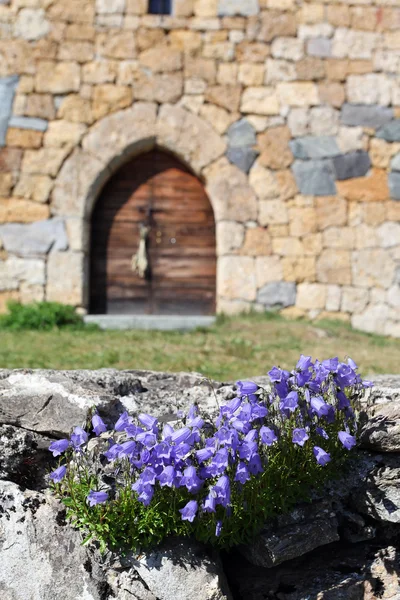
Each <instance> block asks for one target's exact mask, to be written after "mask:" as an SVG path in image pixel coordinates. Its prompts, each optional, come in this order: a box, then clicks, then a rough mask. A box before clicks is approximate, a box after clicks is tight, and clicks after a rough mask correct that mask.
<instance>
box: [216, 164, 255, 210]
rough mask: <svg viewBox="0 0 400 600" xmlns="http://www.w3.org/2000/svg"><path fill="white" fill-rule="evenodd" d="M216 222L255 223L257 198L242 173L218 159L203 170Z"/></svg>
mask: <svg viewBox="0 0 400 600" xmlns="http://www.w3.org/2000/svg"><path fill="white" fill-rule="evenodd" d="M204 175H205V177H206V181H207V188H206V189H207V192H208V195H209V197H210V198H211V200H212V204H213V208H214V213H215V218H216V220H217V221H218V220H220V219H227V220H235V221H238V222H246V221H250V220H251V221H255V220H256V218H257V198H256V196H255V194H254V191H253V190H252V188H251V187H250V185H249V183H248V181H247V177H246V175H245V173H243V171H241V170H240V169H238V168H237V167H235V166H234V165H232V164H230V163H228V162H227V161H226V159H220V160H219V161H217V162H216V163H214V164H212V165H211V166H210V167H209V168H208V169H206V170H205V172H204Z"/></svg>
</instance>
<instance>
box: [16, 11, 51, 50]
mask: <svg viewBox="0 0 400 600" xmlns="http://www.w3.org/2000/svg"><path fill="white" fill-rule="evenodd" d="M34 6H35V8H22V9H21V10H20V11H19V13H18V16H17V18H16V20H15V24H14V35H15V36H16V37H20V38H23V39H25V40H29V41H34V40H38V39H40V38H42V37H44V36H45V35H47V34H48V33H49V31H50V23H49V21H48V20H47V19H46V13H45V11H44V9H43V8H36V6H37V5H34Z"/></svg>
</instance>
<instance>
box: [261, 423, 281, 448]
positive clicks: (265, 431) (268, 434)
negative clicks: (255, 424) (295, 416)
mask: <svg viewBox="0 0 400 600" xmlns="http://www.w3.org/2000/svg"><path fill="white" fill-rule="evenodd" d="M260 438H261V441H262V443H263V444H266V445H267V446H272V444H274V443H275V442H276V441H277V440H278V438H277V437H276V433H275V431H273V430H272V429H270V427H261V429H260Z"/></svg>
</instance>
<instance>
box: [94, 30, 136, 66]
mask: <svg viewBox="0 0 400 600" xmlns="http://www.w3.org/2000/svg"><path fill="white" fill-rule="evenodd" d="M96 54H98V55H99V56H102V57H105V58H111V59H132V58H136V45H135V36H134V33H133V32H132V31H124V30H118V29H116V30H112V31H109V32H107V33H99V34H98V35H97V38H96Z"/></svg>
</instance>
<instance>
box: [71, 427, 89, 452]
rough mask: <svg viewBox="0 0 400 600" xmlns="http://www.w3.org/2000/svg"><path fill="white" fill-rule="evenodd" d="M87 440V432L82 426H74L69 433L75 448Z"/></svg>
mask: <svg viewBox="0 0 400 600" xmlns="http://www.w3.org/2000/svg"><path fill="white" fill-rule="evenodd" d="M87 441H88V434H87V433H86V431H85V430H84V429H82V427H75V429H74V431H73V432H72V435H71V444H72V445H73V447H74V448H75V449H78V448H80V447H81V446H83V444H86V442H87Z"/></svg>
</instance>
